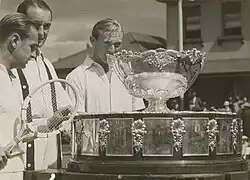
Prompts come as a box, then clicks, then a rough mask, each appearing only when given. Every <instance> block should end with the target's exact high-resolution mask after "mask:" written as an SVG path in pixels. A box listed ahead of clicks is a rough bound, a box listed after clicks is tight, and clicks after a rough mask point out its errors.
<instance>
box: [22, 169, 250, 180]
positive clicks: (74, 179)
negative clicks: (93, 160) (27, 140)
mask: <svg viewBox="0 0 250 180" xmlns="http://www.w3.org/2000/svg"><path fill="white" fill-rule="evenodd" d="M248 174H249V172H247V171H242V172H230V173H225V174H224V173H223V174H218V173H208V174H181V175H180V174H175V175H174V174H173V175H150V174H142V175H141V174H136V175H127V174H120V175H118V174H99V173H73V172H66V171H64V170H56V169H51V170H46V171H25V172H24V179H25V180H34V179H35V180H49V179H50V178H51V179H52V178H53V177H55V178H54V180H57V179H58V180H105V179H108V180H138V179H144V180H184V179H186V180H187V179H188V180H248V176H249V175H248Z"/></svg>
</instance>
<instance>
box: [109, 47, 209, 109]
mask: <svg viewBox="0 0 250 180" xmlns="http://www.w3.org/2000/svg"><path fill="white" fill-rule="evenodd" d="M205 57H206V54H205V53H203V52H200V51H198V50H196V49H192V50H187V51H183V52H178V51H175V50H166V49H163V48H159V49H156V50H149V51H146V52H143V53H138V52H132V51H127V50H122V51H120V52H118V53H116V54H113V55H108V63H109V66H110V68H111V69H112V70H113V71H114V72H115V73H116V74H117V76H118V77H119V79H120V80H121V81H122V82H123V84H124V86H125V87H126V88H127V89H128V91H129V93H130V94H131V95H133V96H135V97H139V98H145V99H147V100H148V102H149V106H148V108H147V109H146V110H145V111H148V112H168V111H169V109H168V108H167V106H166V101H167V100H168V99H170V98H174V97H178V96H180V95H182V94H184V93H185V92H186V91H187V90H188V88H189V87H190V86H191V85H192V84H193V82H194V81H195V80H196V78H197V76H198V74H199V72H200V71H201V70H202V68H203V65H204V60H205Z"/></svg>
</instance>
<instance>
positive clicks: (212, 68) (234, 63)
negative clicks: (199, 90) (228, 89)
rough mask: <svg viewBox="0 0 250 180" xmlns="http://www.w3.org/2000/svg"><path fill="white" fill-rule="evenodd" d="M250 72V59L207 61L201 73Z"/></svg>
mask: <svg viewBox="0 0 250 180" xmlns="http://www.w3.org/2000/svg"><path fill="white" fill-rule="evenodd" d="M239 72H250V59H224V60H208V61H206V63H205V65H204V68H203V70H202V72H201V74H213V73H239Z"/></svg>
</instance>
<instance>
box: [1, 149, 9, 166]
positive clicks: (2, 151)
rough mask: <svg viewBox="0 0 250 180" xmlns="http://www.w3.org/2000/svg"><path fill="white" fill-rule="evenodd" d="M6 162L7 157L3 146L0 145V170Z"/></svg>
mask: <svg viewBox="0 0 250 180" xmlns="http://www.w3.org/2000/svg"><path fill="white" fill-rule="evenodd" d="M7 162H8V158H7V156H6V153H5V152H4V148H2V147H0V170H2V169H3V168H4V167H5V166H6V164H7Z"/></svg>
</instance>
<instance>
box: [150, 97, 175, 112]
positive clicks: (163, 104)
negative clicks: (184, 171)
mask: <svg viewBox="0 0 250 180" xmlns="http://www.w3.org/2000/svg"><path fill="white" fill-rule="evenodd" d="M147 101H148V107H147V108H146V109H145V112H161V113H168V112H171V110H170V109H169V108H168V107H167V100H166V99H165V100H157V99H148V100H147Z"/></svg>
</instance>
